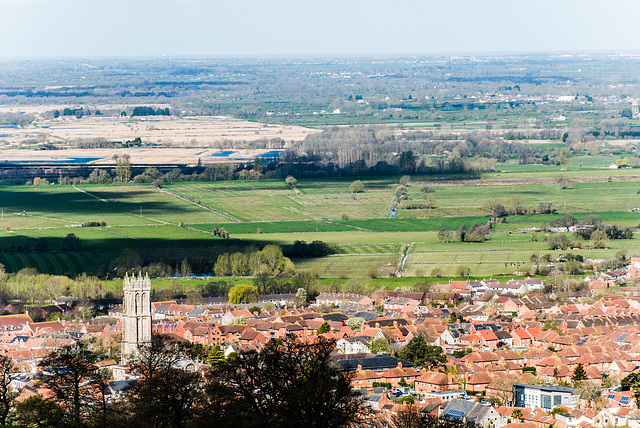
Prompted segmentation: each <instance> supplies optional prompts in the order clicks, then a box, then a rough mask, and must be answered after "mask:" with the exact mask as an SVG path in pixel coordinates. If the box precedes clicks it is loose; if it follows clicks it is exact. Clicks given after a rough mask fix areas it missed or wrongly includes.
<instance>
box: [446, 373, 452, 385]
mask: <svg viewBox="0 0 640 428" xmlns="http://www.w3.org/2000/svg"><path fill="white" fill-rule="evenodd" d="M447 381H448V382H449V385H451V384H452V383H453V375H452V374H451V373H449V374H448V375H447Z"/></svg>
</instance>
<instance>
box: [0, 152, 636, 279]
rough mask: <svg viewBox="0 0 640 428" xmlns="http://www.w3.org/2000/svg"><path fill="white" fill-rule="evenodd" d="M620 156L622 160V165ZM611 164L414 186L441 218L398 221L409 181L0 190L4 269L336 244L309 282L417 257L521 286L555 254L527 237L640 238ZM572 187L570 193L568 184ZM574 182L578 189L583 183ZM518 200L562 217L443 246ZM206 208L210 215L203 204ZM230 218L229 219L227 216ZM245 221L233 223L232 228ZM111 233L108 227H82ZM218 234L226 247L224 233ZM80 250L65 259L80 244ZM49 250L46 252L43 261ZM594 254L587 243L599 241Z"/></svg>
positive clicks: (409, 268)
mask: <svg viewBox="0 0 640 428" xmlns="http://www.w3.org/2000/svg"><path fill="white" fill-rule="evenodd" d="M610 158H611V159H610ZM613 160H615V159H614V158H613V157H612V156H601V157H597V156H594V157H587V156H583V157H575V158H572V160H571V162H570V165H569V167H568V168H567V170H565V171H560V167H557V166H544V165H518V164H517V162H516V161H509V162H507V163H505V164H501V165H500V168H501V169H502V172H499V173H488V174H481V175H475V176H474V177H473V179H472V180H470V181H463V180H460V178H461V177H459V176H457V177H439V178H440V179H439V180H436V179H435V178H434V177H412V182H411V183H410V184H409V186H408V190H409V202H419V201H421V200H423V198H424V195H425V194H424V193H422V192H421V190H420V187H421V186H423V185H425V184H428V185H430V186H432V187H433V188H434V189H435V193H429V194H428V195H430V196H433V197H435V201H436V202H435V206H434V208H431V209H402V206H401V209H399V210H398V212H397V215H396V218H394V219H389V218H386V217H387V215H388V212H389V208H390V204H391V201H392V199H393V194H394V191H395V189H396V187H397V186H398V185H399V179H400V177H374V178H361V179H362V181H363V182H364V185H365V191H364V192H363V193H359V194H355V195H354V194H351V193H350V191H349V185H350V184H351V182H352V181H353V180H354V179H357V178H353V177H349V178H344V179H300V180H298V182H297V184H296V187H295V188H291V187H289V186H288V185H286V184H285V183H284V180H259V181H240V180H238V181H221V182H193V183H191V182H186V183H173V184H167V185H166V186H165V187H166V190H167V191H164V190H163V189H156V188H155V187H153V186H151V185H148V184H109V185H82V186H77V187H74V186H62V185H49V186H38V187H34V186H11V185H2V186H0V208H1V209H2V217H1V220H0V224H2V228H1V230H0V263H2V264H3V265H4V266H5V268H6V269H7V271H10V272H15V271H17V270H19V269H21V268H24V267H34V268H36V269H38V270H39V271H41V272H46V273H66V274H69V275H75V274H77V273H80V272H83V271H90V272H91V271H96V270H98V269H99V268H101V267H102V268H103V269H105V268H106V267H108V266H109V264H110V263H111V261H112V260H114V259H116V258H117V257H118V256H119V255H120V253H122V252H123V251H125V250H127V249H136V250H140V251H144V250H146V249H158V248H173V247H178V248H199V247H210V246H221V247H222V248H224V247H225V246H229V247H234V248H235V247H238V246H240V247H242V246H243V245H245V246H249V245H255V246H261V245H265V244H268V243H274V244H278V245H281V246H284V247H287V246H290V245H292V244H293V243H294V242H295V241H298V240H300V241H306V242H312V241H316V240H319V241H324V242H325V243H327V244H328V248H329V255H327V256H325V257H321V258H307V259H295V260H294V262H295V264H296V267H297V269H298V270H307V269H311V268H314V269H315V270H316V271H319V272H320V274H321V276H322V277H326V278H337V277H343V276H345V275H347V276H364V275H366V274H367V273H370V272H372V271H374V270H377V271H378V273H379V275H387V274H389V273H390V272H393V271H394V270H396V269H398V268H399V266H400V262H401V260H402V254H403V251H404V249H406V248H407V245H409V247H408V248H409V250H408V251H409V256H408V258H407V261H406V266H405V267H404V269H402V270H401V274H402V275H404V276H407V277H413V276H423V275H427V276H428V275H430V274H431V272H432V271H433V270H434V269H439V270H440V271H441V272H442V273H443V275H445V276H453V275H455V272H456V270H457V269H458V267H460V266H467V267H469V268H470V269H471V272H472V275H474V276H489V275H499V274H513V273H515V272H517V271H518V270H519V268H521V267H522V266H523V265H524V264H525V263H528V261H529V259H530V257H531V255H532V254H533V253H535V254H538V255H542V254H546V253H551V254H554V255H557V254H560V253H561V252H557V251H551V250H548V249H547V243H546V239H548V238H549V236H548V235H546V236H545V235H544V234H542V233H537V234H535V235H533V234H532V233H531V232H529V231H525V230H524V229H527V228H531V227H540V226H542V225H543V224H544V223H545V222H549V221H551V220H554V219H557V218H560V217H561V216H562V215H564V214H572V215H574V216H576V217H577V218H578V219H581V218H584V217H585V216H586V215H588V214H598V215H600V216H601V217H602V219H603V220H604V222H605V223H606V224H617V225H621V226H626V227H637V226H638V224H639V223H640V213H638V212H632V210H633V209H634V208H638V207H640V194H638V192H639V191H640V174H638V173H637V171H636V170H634V169H622V170H609V169H603V168H605V167H607V166H608V165H609V164H610V163H611V162H612V161H613ZM560 173H561V174H562V175H563V176H564V177H565V178H566V179H568V180H569V181H570V183H569V185H568V188H566V189H561V188H560V186H559V185H558V184H557V183H556V182H555V179H556V177H557V176H558V174H560ZM572 180H573V181H572ZM513 198H520V199H521V201H522V203H523V204H524V206H526V207H536V206H537V205H538V204H540V203H552V204H553V206H554V207H555V208H556V210H557V212H556V213H555V214H545V215H518V216H515V215H514V216H509V217H507V219H506V222H505V223H502V224H498V225H494V228H493V231H492V234H491V235H490V237H489V239H488V240H487V242H484V243H460V242H445V243H443V242H441V241H440V240H439V239H438V231H439V230H440V229H442V228H445V229H448V230H451V231H455V230H456V229H458V228H460V226H462V225H467V226H471V225H473V224H476V223H479V224H486V223H487V221H488V220H489V214H490V213H489V212H487V210H486V209H484V206H485V203H486V201H487V200H489V199H498V200H500V201H501V203H502V204H503V205H504V206H505V207H507V208H509V207H510V204H511V202H512V200H513ZM196 202H197V203H196ZM225 214H226V216H225ZM233 218H235V219H238V220H239V221H233V220H232V219H233ZM85 222H105V223H106V225H104V226H100V227H78V226H79V225H80V224H81V223H85ZM217 227H223V228H224V229H225V230H226V231H227V232H229V234H230V237H231V239H229V240H226V239H222V238H219V237H217V236H214V235H213V231H214V230H215V229H216V228H217ZM69 233H73V234H75V235H76V236H77V237H78V238H79V239H80V241H81V247H79V248H74V249H72V250H70V251H65V250H68V249H65V248H64V245H65V244H64V242H65V237H66V236H67V234H69ZM41 238H45V239H46V248H44V249H43V248H39V249H37V247H36V244H37V243H38V242H40V243H41V242H42V241H39V240H40V239H41ZM587 244H588V242H587ZM620 251H625V252H627V253H628V254H634V253H640V242H639V241H638V235H637V234H634V239H631V240H617V241H609V242H608V244H607V248H606V249H598V250H594V249H581V250H575V251H574V252H575V253H579V254H581V255H582V256H583V257H584V258H585V259H586V258H592V259H595V260H598V259H603V258H609V257H612V256H614V255H615V254H616V253H618V252H620Z"/></svg>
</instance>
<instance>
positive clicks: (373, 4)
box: [0, 0, 640, 58]
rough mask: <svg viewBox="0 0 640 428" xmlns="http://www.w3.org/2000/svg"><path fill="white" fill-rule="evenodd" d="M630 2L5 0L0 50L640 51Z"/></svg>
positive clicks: (25, 53) (20, 54) (636, 11)
mask: <svg viewBox="0 0 640 428" xmlns="http://www.w3.org/2000/svg"><path fill="white" fill-rule="evenodd" d="M638 16H640V2H638V1H635V0H608V1H602V0H583V1H577V0H536V1H530V0H529V1H527V0H509V1H507V0H484V1H483V0H441V1H432V0H422V1H420V0H387V1H383V0H321V1H316V2H311V1H306V0H297V1H296V0H156V1H151V0H129V1H126V0H97V1H96V0H82V1H81V0H55V1H53V0H0V17H1V22H2V25H0V37H1V39H2V43H0V58H36V57H37V58H40V57H120V56H152V57H153V56H162V55H166V56H207V57H228V56H332V55H339V56H364V55H403V54H407V55H411V54H482V53H529V52H600V51H614V52H622V51H626V52H640V36H638V31H637V29H636V26H637V17H638Z"/></svg>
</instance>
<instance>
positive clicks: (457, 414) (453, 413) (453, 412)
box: [444, 410, 464, 418]
mask: <svg viewBox="0 0 640 428" xmlns="http://www.w3.org/2000/svg"><path fill="white" fill-rule="evenodd" d="M444 415H445V416H450V417H453V418H461V417H462V416H464V413H463V412H461V411H460V410H447V412H446V413H445V414H444Z"/></svg>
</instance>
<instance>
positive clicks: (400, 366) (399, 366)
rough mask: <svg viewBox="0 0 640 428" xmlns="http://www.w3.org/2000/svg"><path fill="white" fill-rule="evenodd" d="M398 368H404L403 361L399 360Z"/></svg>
mask: <svg viewBox="0 0 640 428" xmlns="http://www.w3.org/2000/svg"><path fill="white" fill-rule="evenodd" d="M398 368H399V369H401V368H402V361H398Z"/></svg>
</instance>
